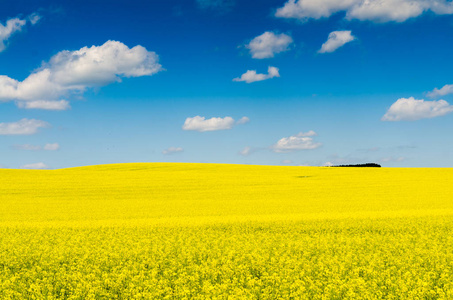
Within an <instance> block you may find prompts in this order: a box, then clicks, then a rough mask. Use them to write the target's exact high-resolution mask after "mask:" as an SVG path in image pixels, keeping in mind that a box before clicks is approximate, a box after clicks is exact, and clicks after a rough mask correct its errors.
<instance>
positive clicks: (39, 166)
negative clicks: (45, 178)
mask: <svg viewBox="0 0 453 300" xmlns="http://www.w3.org/2000/svg"><path fill="white" fill-rule="evenodd" d="M48 168H49V167H48V166H47V165H46V164H45V163H43V162H39V163H34V164H27V165H23V166H22V169H35V170H38V169H48Z"/></svg>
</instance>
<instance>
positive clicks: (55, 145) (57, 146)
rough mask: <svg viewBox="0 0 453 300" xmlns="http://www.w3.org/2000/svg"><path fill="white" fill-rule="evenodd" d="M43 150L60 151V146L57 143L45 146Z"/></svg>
mask: <svg viewBox="0 0 453 300" xmlns="http://www.w3.org/2000/svg"><path fill="white" fill-rule="evenodd" d="M43 149H44V150H47V151H56V150H58V149H60V145H59V144H58V143H53V144H45V145H44V147H43Z"/></svg>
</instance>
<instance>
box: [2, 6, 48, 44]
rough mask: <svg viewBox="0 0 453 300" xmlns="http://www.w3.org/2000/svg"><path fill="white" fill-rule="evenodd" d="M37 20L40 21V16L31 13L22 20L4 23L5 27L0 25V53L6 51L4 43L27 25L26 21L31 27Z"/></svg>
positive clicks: (11, 20) (16, 19) (17, 19)
mask: <svg viewBox="0 0 453 300" xmlns="http://www.w3.org/2000/svg"><path fill="white" fill-rule="evenodd" d="M39 19H41V16H40V15H39V14H37V13H33V14H31V15H30V16H28V18H27V19H24V20H22V19H19V18H14V19H9V20H8V21H6V23H5V25H3V24H2V23H0V52H2V51H3V50H5V49H6V42H7V41H8V39H9V38H10V37H11V36H12V35H13V34H14V33H16V32H19V31H21V30H22V28H23V27H24V26H25V25H26V24H27V21H29V22H30V23H31V24H32V25H35V24H36V23H37V22H38V21H39Z"/></svg>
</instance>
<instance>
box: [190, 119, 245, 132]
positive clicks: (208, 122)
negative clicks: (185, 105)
mask: <svg viewBox="0 0 453 300" xmlns="http://www.w3.org/2000/svg"><path fill="white" fill-rule="evenodd" d="M249 121H250V120H249V118H247V117H242V118H241V119H239V120H238V121H237V122H235V121H234V119H233V118H232V117H225V118H210V119H206V118H205V117H200V116H195V117H193V118H187V119H186V121H185V122H184V125H183V126H182V129H183V130H195V131H199V132H204V131H215V130H226V129H231V128H233V126H234V125H235V124H245V123H247V122H249Z"/></svg>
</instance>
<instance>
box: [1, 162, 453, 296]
mask: <svg viewBox="0 0 453 300" xmlns="http://www.w3.org/2000/svg"><path fill="white" fill-rule="evenodd" d="M0 180H1V184H0V197H1V199H0V298H1V299H23V298H26V299H62V298H63V299H227V298H228V299H344V298H355V299H382V298H385V299H415V298H417V297H418V298H419V299H452V298H453V283H452V282H453V264H452V263H451V262H452V261H453V236H452V235H451V232H452V230H453V184H452V183H453V169H447V168H445V169H415V168H414V169H403V168H398V169H389V168H327V167H323V168H317V167H280V166H245V165H220V164H164V163H152V164H119V165H102V166H91V167H81V168H72V169H61V170H7V169H1V170H0Z"/></svg>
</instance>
